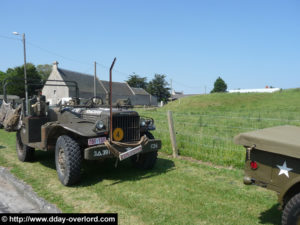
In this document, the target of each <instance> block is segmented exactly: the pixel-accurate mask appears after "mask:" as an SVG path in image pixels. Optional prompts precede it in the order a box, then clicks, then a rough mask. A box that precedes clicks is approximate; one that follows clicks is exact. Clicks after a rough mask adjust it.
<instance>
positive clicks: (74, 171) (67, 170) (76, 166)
mask: <svg viewBox="0 0 300 225" xmlns="http://www.w3.org/2000/svg"><path fill="white" fill-rule="evenodd" d="M55 165H56V171H57V174H58V178H59V180H60V182H61V183H62V184H63V185H65V186H70V185H72V184H75V183H77V182H78V181H79V180H80V169H81V152H80V147H79V145H78V143H77V142H76V141H75V140H73V139H72V138H71V137H69V136H67V135H62V136H60V137H59V138H58V139H57V141H56V146H55Z"/></svg>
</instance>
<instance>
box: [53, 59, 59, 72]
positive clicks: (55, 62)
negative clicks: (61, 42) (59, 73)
mask: <svg viewBox="0 0 300 225" xmlns="http://www.w3.org/2000/svg"><path fill="white" fill-rule="evenodd" d="M57 65H58V62H57V61H54V62H53V68H52V69H53V70H54V69H56V70H57V69H58V66H57Z"/></svg>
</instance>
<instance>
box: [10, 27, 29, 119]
mask: <svg viewBox="0 0 300 225" xmlns="http://www.w3.org/2000/svg"><path fill="white" fill-rule="evenodd" d="M13 34H14V35H20V34H19V33H18V32H13ZM22 40H23V50H24V81H25V114H26V116H27V115H28V85H27V71H26V45H25V33H23V34H22Z"/></svg>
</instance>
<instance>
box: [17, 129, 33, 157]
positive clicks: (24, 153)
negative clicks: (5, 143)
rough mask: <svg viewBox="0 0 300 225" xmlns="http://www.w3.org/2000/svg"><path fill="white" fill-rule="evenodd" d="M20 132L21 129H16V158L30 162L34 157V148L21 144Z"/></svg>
mask: <svg viewBox="0 0 300 225" xmlns="http://www.w3.org/2000/svg"><path fill="white" fill-rule="evenodd" d="M20 132H21V131H20V130H18V131H17V133H16V149H17V154H18V159H19V160H20V161H21V162H31V161H32V160H33V158H34V148H31V147H29V146H27V145H25V144H23V142H22V139H21V133H20Z"/></svg>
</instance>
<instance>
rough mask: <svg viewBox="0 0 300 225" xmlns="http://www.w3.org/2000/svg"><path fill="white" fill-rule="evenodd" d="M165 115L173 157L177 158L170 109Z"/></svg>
mask: <svg viewBox="0 0 300 225" xmlns="http://www.w3.org/2000/svg"><path fill="white" fill-rule="evenodd" d="M167 115H168V124H169V131H170V138H171V143H172V149H173V158H177V156H178V148H177V144H176V135H175V129H174V124H173V115H172V111H168V113H167Z"/></svg>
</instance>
